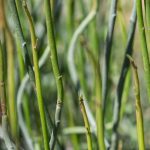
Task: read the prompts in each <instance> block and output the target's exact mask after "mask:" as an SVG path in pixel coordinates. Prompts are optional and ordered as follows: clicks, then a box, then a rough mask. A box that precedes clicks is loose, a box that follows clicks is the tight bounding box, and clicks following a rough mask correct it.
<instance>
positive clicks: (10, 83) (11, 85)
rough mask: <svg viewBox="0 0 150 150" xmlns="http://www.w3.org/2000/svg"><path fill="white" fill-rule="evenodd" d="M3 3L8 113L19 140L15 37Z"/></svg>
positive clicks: (14, 133)
mask: <svg viewBox="0 0 150 150" xmlns="http://www.w3.org/2000/svg"><path fill="white" fill-rule="evenodd" d="M1 3H2V11H3V12H2V15H3V17H2V19H3V21H2V22H3V24H4V30H5V31H6V32H5V33H6V41H7V43H6V44H7V47H6V48H7V89H8V106H9V107H8V111H9V121H10V130H11V134H12V136H13V138H14V139H15V140H17V137H18V127H17V114H16V109H15V107H16V104H15V77H14V75H15V71H14V60H15V59H14V47H13V37H12V34H11V32H10V29H9V27H8V24H7V21H6V16H5V9H4V8H5V5H4V4H5V3H4V1H1ZM16 142H17V141H16Z"/></svg>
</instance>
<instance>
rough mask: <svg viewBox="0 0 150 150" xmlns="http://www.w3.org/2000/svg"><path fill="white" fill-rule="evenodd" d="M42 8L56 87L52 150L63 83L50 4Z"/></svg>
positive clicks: (46, 0) (58, 122)
mask: <svg viewBox="0 0 150 150" xmlns="http://www.w3.org/2000/svg"><path fill="white" fill-rule="evenodd" d="M44 8H45V15H46V26H47V32H48V35H47V36H48V43H49V46H50V50H51V63H52V68H53V72H54V77H55V81H56V86H57V104H56V112H55V124H54V126H55V127H54V129H53V131H52V134H51V139H50V143H49V144H50V149H51V150H53V149H54V146H55V142H56V139H57V138H56V137H57V132H58V129H59V125H60V120H61V110H62V104H63V83H62V76H61V74H60V71H59V65H58V56H57V48H56V41H55V35H54V25H53V18H52V12H51V3H50V1H49V0H44Z"/></svg>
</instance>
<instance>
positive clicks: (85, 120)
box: [79, 96, 92, 150]
mask: <svg viewBox="0 0 150 150" xmlns="http://www.w3.org/2000/svg"><path fill="white" fill-rule="evenodd" d="M79 103H80V108H81V112H82V116H83V119H84V124H85V128H86V130H87V132H86V137H87V144H88V150H92V137H91V130H90V124H89V121H88V117H87V113H86V109H85V106H84V102H83V98H82V97H81V96H80V98H79Z"/></svg>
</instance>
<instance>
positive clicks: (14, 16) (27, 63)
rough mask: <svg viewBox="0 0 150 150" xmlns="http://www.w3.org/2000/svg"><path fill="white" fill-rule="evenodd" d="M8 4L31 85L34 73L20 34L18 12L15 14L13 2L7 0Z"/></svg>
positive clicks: (22, 36)
mask: <svg viewBox="0 0 150 150" xmlns="http://www.w3.org/2000/svg"><path fill="white" fill-rule="evenodd" d="M8 3H9V7H10V10H11V14H12V20H13V22H14V26H15V32H16V33H17V40H19V41H20V43H21V45H22V54H23V59H24V63H25V66H26V69H27V71H28V74H29V77H30V80H31V81H32V83H34V80H35V79H34V71H33V68H32V64H31V60H30V57H29V53H28V49H27V45H26V41H25V38H24V35H23V32H22V27H21V23H20V20H19V16H18V12H17V7H16V2H15V0H9V1H8Z"/></svg>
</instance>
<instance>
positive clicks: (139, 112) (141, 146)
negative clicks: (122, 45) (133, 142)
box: [128, 55, 145, 150]
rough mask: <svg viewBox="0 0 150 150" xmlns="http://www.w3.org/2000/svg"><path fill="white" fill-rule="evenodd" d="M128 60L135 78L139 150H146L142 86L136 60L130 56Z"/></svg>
mask: <svg viewBox="0 0 150 150" xmlns="http://www.w3.org/2000/svg"><path fill="white" fill-rule="evenodd" d="M128 58H129V59H130V63H131V65H132V70H133V78H134V93H135V103H136V105H135V106H136V124H137V136H138V145H139V150H145V142H144V124H143V113H142V106H141V100H140V84H139V77H138V72H137V66H136V64H135V63H134V60H133V58H132V57H130V56H129V55H128Z"/></svg>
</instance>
